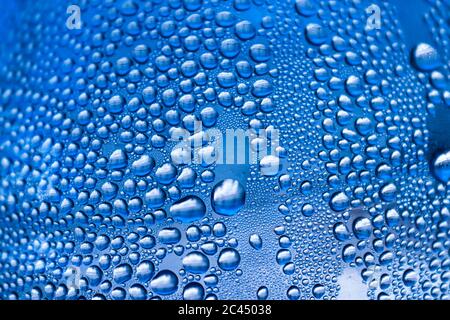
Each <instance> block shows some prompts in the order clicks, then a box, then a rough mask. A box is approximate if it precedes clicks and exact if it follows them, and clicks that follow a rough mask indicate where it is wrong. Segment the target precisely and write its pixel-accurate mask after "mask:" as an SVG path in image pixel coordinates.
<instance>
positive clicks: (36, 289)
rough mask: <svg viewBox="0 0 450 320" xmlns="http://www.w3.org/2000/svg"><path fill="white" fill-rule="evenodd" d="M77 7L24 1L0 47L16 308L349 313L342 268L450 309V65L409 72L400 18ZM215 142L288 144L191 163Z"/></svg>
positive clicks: (426, 52) (249, 7)
mask: <svg viewBox="0 0 450 320" xmlns="http://www.w3.org/2000/svg"><path fill="white" fill-rule="evenodd" d="M77 4H78V5H79V6H80V7H81V9H82V16H81V18H82V28H81V29H79V30H68V29H64V28H65V27H64V26H65V19H66V17H67V16H66V15H65V9H66V7H65V6H64V4H63V3H59V4H58V5H57V6H55V4H54V3H53V2H52V1H39V3H34V4H33V3H30V4H29V7H27V8H26V10H23V11H22V12H21V18H20V23H19V24H18V25H17V26H16V28H17V30H16V33H15V36H14V38H13V41H11V43H10V44H8V45H9V48H8V50H4V51H2V53H1V54H0V58H1V59H2V60H4V61H8V63H7V64H0V76H1V78H0V177H1V185H0V243H1V249H0V297H2V298H6V299H80V298H86V299H157V298H167V299H177V298H183V299H216V298H221V299H227V298H249V299H255V298H257V299H268V298H269V299H277V298H288V299H310V298H314V299H334V298H339V297H340V295H341V296H342V292H346V290H352V288H348V286H349V285H350V284H349V283H350V282H349V281H347V280H348V279H346V278H345V275H346V274H348V270H357V272H358V273H359V275H360V279H361V282H362V283H364V284H365V287H364V289H363V291H364V292H363V295H364V296H367V295H368V297H370V298H380V299H384V298H397V299H399V298H403V297H407V298H428V297H433V298H447V297H448V290H449V288H448V282H449V280H450V271H449V269H448V268H449V267H450V257H449V256H448V255H449V252H448V248H449V243H450V242H449V241H450V238H449V237H450V230H449V226H448V223H449V220H450V212H449V210H448V205H449V199H450V198H449V193H448V192H449V187H448V181H449V179H450V169H449V162H450V151H449V150H450V149H449V150H443V149H442V150H441V149H438V148H434V147H433V141H432V139H433V137H432V135H431V134H430V132H429V129H428V122H429V119H431V118H432V117H433V115H434V114H435V110H436V108H438V107H442V106H444V107H447V108H448V107H449V101H450V99H449V91H448V83H449V81H448V74H449V73H448V67H449V66H448V59H447V60H445V57H442V56H441V55H440V53H439V52H438V50H437V49H436V46H433V45H431V44H426V43H421V44H418V45H417V47H416V48H414V50H413V51H412V53H411V60H412V63H410V62H409V60H408V59H409V57H410V56H409V52H407V50H406V47H405V45H404V44H403V43H402V32H401V28H399V26H398V21H397V20H396V19H395V18H393V17H395V12H394V11H393V10H394V9H393V8H392V7H391V6H389V5H387V4H385V5H383V8H382V9H383V10H384V12H386V13H389V14H386V15H383V19H384V23H383V28H382V29H380V30H369V29H368V28H367V26H366V24H365V23H366V19H367V16H366V13H365V8H366V7H367V5H369V3H368V2H367V1H356V0H354V1H352V0H345V1H313V0H295V1H293V0H289V1H286V0H280V1H273V2H272V1H263V0H232V1H231V0H230V1H218V0H167V1H162V0H158V1H156V0H154V1H139V0H120V1H110V0H105V1H100V0H91V1H78V2H77ZM441 5H442V6H443V5H444V4H441ZM5 41H7V40H5ZM405 57H406V58H405ZM445 61H447V63H445ZM424 92H427V93H426V94H425V93H424ZM198 122H200V123H201V125H202V126H201V127H202V128H204V129H203V130H202V129H200V130H199V129H198V126H197V125H196V124H197V123H198ZM208 128H215V129H219V130H221V131H224V130H225V129H229V128H235V129H237V128H240V129H250V130H252V131H254V132H259V131H264V132H266V133H267V135H266V136H267V139H266V140H264V139H263V138H261V137H259V136H255V137H253V139H251V141H250V148H252V149H253V150H258V148H260V147H261V145H264V144H269V145H270V144H271V143H272V142H274V145H275V142H276V148H275V152H274V153H273V154H271V155H266V156H264V157H262V158H261V159H259V161H258V163H257V164H246V165H238V164H234V165H233V164H216V163H215V161H200V162H195V163H190V162H188V161H186V159H190V158H191V154H192V153H193V152H194V151H196V152H197V153H198V154H200V155H207V156H208V155H214V154H216V153H217V150H215V147H214V145H213V144H212V143H211V141H210V140H209V138H208V134H207V132H206V129H208ZM274 130H280V132H281V134H280V137H279V140H280V141H270V136H271V133H273V132H274ZM183 131H188V132H189V133H190V137H189V141H188V142H189V143H192V144H191V145H188V146H187V147H185V148H179V147H176V142H175V141H173V140H172V139H171V137H173V136H174V134H175V135H176V134H177V133H180V132H183ZM196 141H200V142H201V143H200V148H199V150H193V148H194V146H198V144H196V143H195V142H196ZM448 147H450V146H448ZM206 158H208V159H211V157H205V159H206ZM274 168H275V169H274Z"/></svg>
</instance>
